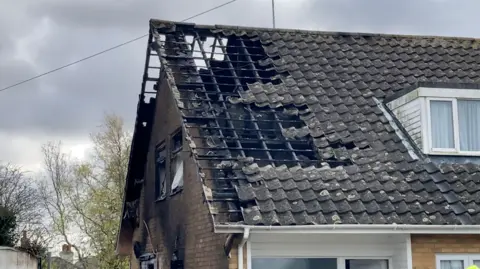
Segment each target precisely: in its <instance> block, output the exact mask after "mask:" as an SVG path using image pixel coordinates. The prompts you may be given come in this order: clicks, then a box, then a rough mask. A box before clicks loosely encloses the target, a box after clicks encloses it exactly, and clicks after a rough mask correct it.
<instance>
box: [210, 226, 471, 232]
mask: <svg viewBox="0 0 480 269" xmlns="http://www.w3.org/2000/svg"><path fill="white" fill-rule="evenodd" d="M214 228H215V233H229V234H231V233H243V231H244V230H245V229H249V230H250V233H283V234H327V233H328V234H332V233H337V234H385V233H389V234H393V233H395V234H480V225H411V224H325V225H295V226H256V225H243V224H218V225H215V227H214Z"/></svg>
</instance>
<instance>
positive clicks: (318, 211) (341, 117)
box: [159, 27, 480, 225]
mask: <svg viewBox="0 0 480 269" xmlns="http://www.w3.org/2000/svg"><path fill="white" fill-rule="evenodd" d="M159 31H161V29H160V30H159ZM212 31H215V33H217V34H221V35H223V36H224V37H231V40H232V42H234V40H235V38H237V39H238V38H243V39H244V40H246V41H248V42H257V41H255V40H254V39H255V38H256V37H257V36H258V39H259V40H260V42H261V44H262V45H263V52H261V53H265V55H266V56H268V57H263V58H262V60H261V61H259V62H260V64H259V65H258V66H259V67H258V68H260V67H262V68H270V70H272V71H273V72H274V73H275V76H276V78H279V81H277V82H276V83H273V82H272V81H267V79H264V80H262V81H256V82H254V81H251V82H249V83H246V85H242V88H243V91H240V90H238V94H237V95H232V96H231V97H229V98H228V100H229V102H230V103H231V104H237V105H245V106H250V107H270V108H273V109H275V111H276V112H275V113H277V114H278V116H279V117H280V115H284V112H281V111H289V112H290V114H292V113H291V112H294V113H296V114H298V113H299V112H302V113H301V114H302V115H301V117H299V122H301V123H303V125H301V126H299V125H296V126H290V127H289V128H283V129H282V133H283V136H284V138H287V139H291V140H294V141H304V142H305V141H308V143H309V144H310V145H311V149H313V150H315V151H317V152H318V155H317V157H318V160H319V163H317V164H316V167H314V166H312V165H311V164H310V165H302V166H299V165H296V166H290V167H287V166H286V165H279V166H276V167H273V166H272V165H266V164H262V163H260V162H251V163H247V164H243V165H241V167H240V168H241V170H239V171H238V172H239V173H241V174H242V177H243V178H245V179H244V180H243V181H240V180H239V183H238V184H237V187H236V188H235V190H236V195H237V197H238V201H239V203H240V208H241V211H242V215H243V219H242V220H241V221H243V222H244V223H246V224H250V225H307V224H317V225H320V224H333V223H337V224H340V223H343V224H346V223H360V224H383V223H390V224H391V223H399V224H402V223H403V224H450V225H453V224H480V165H477V164H473V163H465V164H460V163H458V164H452V163H442V164H440V165H437V164H435V163H433V162H429V161H428V160H427V159H425V160H423V159H414V158H412V156H410V154H409V152H408V150H407V148H406V147H405V145H404V144H403V141H402V140H401V138H400V137H399V136H398V135H397V134H396V131H395V129H394V128H393V127H392V126H391V125H390V122H389V121H388V119H387V118H386V117H385V115H383V113H382V111H381V110H380V109H379V108H378V106H377V104H376V102H375V100H374V98H377V99H382V98H389V97H391V96H393V95H394V94H395V93H397V92H400V91H402V90H404V89H406V88H408V87H411V86H413V85H415V84H417V83H419V82H429V83H431V82H442V83H447V82H448V83H450V82H453V83H458V82H463V83H479V82H480V72H479V71H480V68H479V66H480V65H479V62H478V56H479V55H480V53H479V51H478V49H476V46H477V45H476V42H478V41H473V40H468V39H455V38H432V37H411V36H393V35H391V36H389V35H361V34H351V35H349V34H335V33H323V32H298V31H291V32H288V31H285V30H264V29H254V30H252V29H249V28H245V29H242V28H238V29H237V28H236V29H230V28H229V29H223V28H221V27H212ZM179 33H180V32H179ZM231 35H235V36H231ZM249 40H250V41H249ZM177 83H180V82H178V81H177ZM306 108H308V110H309V111H304V110H305V109H306ZM292 115H293V114H292ZM187 135H189V134H188V133H187ZM247 157H248V156H247ZM330 160H341V161H344V162H346V161H348V162H346V163H344V164H340V165H339V166H337V167H334V166H335V165H332V164H330V163H328V161H330ZM321 162H326V163H327V164H326V165H320V163H321ZM329 165H330V166H329ZM322 166H323V167H322Z"/></svg>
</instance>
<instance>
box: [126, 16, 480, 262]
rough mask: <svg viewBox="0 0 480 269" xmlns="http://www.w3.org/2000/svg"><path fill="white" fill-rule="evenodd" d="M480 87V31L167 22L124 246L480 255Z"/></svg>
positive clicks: (145, 106)
mask: <svg viewBox="0 0 480 269" xmlns="http://www.w3.org/2000/svg"><path fill="white" fill-rule="evenodd" d="M479 83H480V40H476V39H469V38H453V37H430V36H400V35H384V34H362V33H336V32H335V33H334V32H316V31H301V30H284V29H261V28H247V27H232V26H219V25H217V26H205V25H195V24H189V23H175V22H169V21H159V20H151V21H150V36H149V40H148V46H147V50H146V64H145V70H144V75H143V84H142V89H141V93H140V96H139V103H138V108H137V119H136V123H135V131H134V136H133V142H132V151H131V156H130V162H129V166H128V177H127V182H126V187H125V198H124V207H123V213H122V220H121V224H120V230H119V234H118V240H117V253H118V254H119V255H129V256H130V257H131V266H132V268H157V269H160V268H198V269H203V268H205V269H206V268H209V269H215V268H218V269H220V268H230V269H234V268H235V269H236V268H242V269H243V268H246V269H264V268H284V269H291V268H292V269H293V268H300V269H310V268H326V269H358V268H372V269H377V268H378V269H384V268H385V269H386V268H389V269H392V268H393V269H433V268H437V269H457V268H458V269H462V268H466V267H467V266H469V265H471V264H480V225H479V224H480V139H479V138H480V124H479V123H480V101H479V100H480V84H479ZM139 266H141V267H139Z"/></svg>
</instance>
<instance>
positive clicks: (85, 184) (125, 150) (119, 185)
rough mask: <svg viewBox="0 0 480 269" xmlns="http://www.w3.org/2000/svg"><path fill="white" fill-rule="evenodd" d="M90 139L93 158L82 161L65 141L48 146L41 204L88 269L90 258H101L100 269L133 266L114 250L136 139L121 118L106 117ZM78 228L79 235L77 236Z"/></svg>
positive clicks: (46, 146)
mask: <svg viewBox="0 0 480 269" xmlns="http://www.w3.org/2000/svg"><path fill="white" fill-rule="evenodd" d="M91 141H92V143H93V154H92V155H91V156H90V158H88V159H87V160H86V161H83V162H78V161H75V160H72V159H71V158H70V157H69V156H68V155H67V154H65V153H62V146H61V143H48V144H46V145H44V147H43V155H44V163H45V171H46V174H47V179H48V180H47V181H45V184H43V187H42V188H41V190H42V200H43V201H44V206H45V207H46V209H47V212H48V216H49V217H50V220H51V227H52V230H53V232H55V233H56V234H58V235H59V236H60V237H61V238H62V240H63V241H64V242H66V243H67V244H70V245H72V247H73V248H74V250H75V252H76V254H77V257H78V259H79V261H80V263H81V264H82V266H83V268H88V260H89V259H87V257H88V256H90V255H95V256H96V262H98V265H97V266H98V268H109V269H123V268H128V263H127V261H125V260H123V259H119V258H118V257H117V256H116V255H115V247H116V234H117V232H118V225H119V223H118V219H119V215H120V214H121V210H122V199H123V190H124V184H125V178H126V174H127V166H128V157H129V154H130V143H131V135H130V133H128V132H126V131H125V130H124V123H123V120H122V119H121V118H119V117H117V116H115V115H106V116H105V118H104V124H103V125H102V126H101V129H100V130H99V132H97V133H94V134H92V135H91ZM75 230H77V233H76V234H77V235H78V236H73V235H72V234H74V232H75ZM96 268H97V267H96Z"/></svg>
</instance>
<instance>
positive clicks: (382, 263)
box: [345, 259, 388, 269]
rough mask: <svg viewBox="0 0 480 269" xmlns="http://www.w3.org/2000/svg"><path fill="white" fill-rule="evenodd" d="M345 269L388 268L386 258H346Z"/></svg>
mask: <svg viewBox="0 0 480 269" xmlns="http://www.w3.org/2000/svg"><path fill="white" fill-rule="evenodd" d="M345 263H346V264H345V268H346V269H388V260H363V259H358V260H346V261H345Z"/></svg>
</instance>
